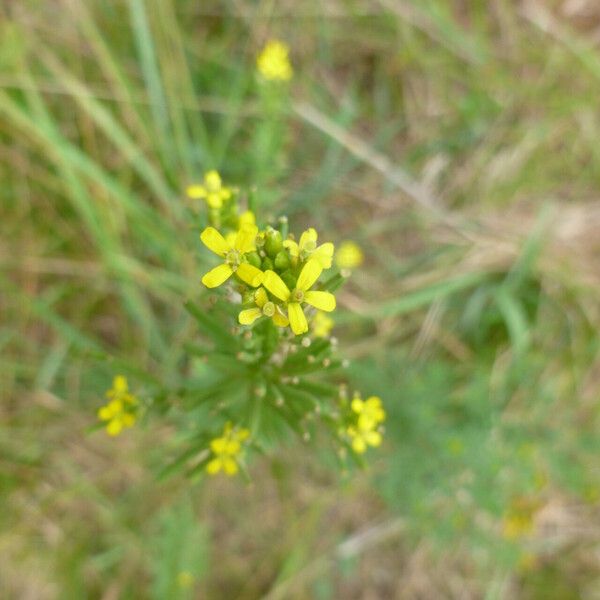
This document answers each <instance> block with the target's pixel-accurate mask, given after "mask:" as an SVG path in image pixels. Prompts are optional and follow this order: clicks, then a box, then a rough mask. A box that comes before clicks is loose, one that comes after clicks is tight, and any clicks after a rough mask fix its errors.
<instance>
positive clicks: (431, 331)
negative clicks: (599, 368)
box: [0, 0, 600, 598]
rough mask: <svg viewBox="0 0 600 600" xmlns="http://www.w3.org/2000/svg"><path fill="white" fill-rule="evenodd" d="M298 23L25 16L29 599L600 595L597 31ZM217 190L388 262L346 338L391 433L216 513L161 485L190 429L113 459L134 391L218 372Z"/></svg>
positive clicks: (587, 12) (22, 450)
mask: <svg viewBox="0 0 600 600" xmlns="http://www.w3.org/2000/svg"><path fill="white" fill-rule="evenodd" d="M273 10H274V12H267V11H266V12H264V13H263V12H261V11H260V10H258V9H256V7H255V6H254V4H252V5H250V4H247V5H246V4H242V5H236V11H235V12H234V10H233V8H231V7H230V6H229V5H225V4H223V5H215V9H214V10H213V11H210V12H209V11H204V12H202V11H201V9H200V8H199V7H198V3H196V2H191V1H190V2H187V1H185V0H181V1H178V2H173V1H164V0H161V1H160V2H153V1H149V2H143V1H142V0H129V1H128V2H123V3H110V4H107V3H103V2H86V3H79V2H77V3H75V2H67V1H65V2H60V3H58V4H57V3H53V4H48V3H45V4H44V5H42V6H40V3H33V2H20V3H8V4H5V6H3V7H2V11H3V16H4V19H3V20H2V37H1V40H2V42H1V47H0V64H1V65H2V69H1V73H2V75H1V77H0V85H1V86H2V89H1V91H0V115H1V116H0V135H1V139H2V145H1V146H0V147H1V148H2V154H1V156H2V159H1V161H0V164H1V165H2V175H3V178H2V180H3V186H2V190H1V192H0V193H1V194H2V200H1V202H2V232H3V233H2V239H1V241H0V256H1V261H2V277H1V279H0V281H1V286H2V294H1V296H0V307H1V314H2V316H3V319H2V325H1V331H0V344H1V347H2V359H1V364H0V367H1V370H0V377H1V382H0V383H1V386H0V387H1V389H2V406H1V409H0V410H1V413H0V414H1V423H2V425H1V427H0V448H1V455H0V461H1V468H0V472H1V473H2V475H1V479H0V481H1V488H0V489H1V491H0V493H1V494H2V497H3V505H4V506H5V510H3V512H2V516H1V517H0V531H1V532H2V533H1V535H0V544H1V546H2V556H3V561H2V564H1V565H0V582H1V583H2V589H7V590H9V592H10V593H11V594H12V595H13V596H16V597H19V596H25V595H32V596H35V597H37V598H45V597H46V598H54V597H82V596H85V595H90V596H94V595H98V596H99V595H101V594H106V593H109V594H110V593H112V594H113V595H116V596H118V597H149V596H150V597H152V596H153V597H156V598H163V597H165V595H168V596H169V597H176V595H175V594H179V595H181V597H186V596H187V597H194V596H198V595H200V596H202V597H215V598H218V597H222V596H223V595H224V594H225V595H226V596H227V597H241V598H244V597H245V598H255V597H261V596H267V597H271V598H277V597H280V598H281V597H284V598H288V597H294V596H296V597H315V596H318V597H324V598H327V597H339V596H344V597H352V594H354V595H355V596H357V597H361V596H363V597H364V596H365V595H366V594H368V593H371V594H375V595H377V596H379V597H394V596H398V597H416V596H418V595H419V594H420V595H421V596H425V597H428V596H429V597H464V596H465V595H470V596H471V597H486V596H487V597H492V598H493V597H511V598H512V597H519V596H520V597H525V598H528V597H529V598H538V597H543V598H551V597H552V595H554V597H558V598H560V597H565V598H568V597H586V594H587V595H588V596H589V595H591V594H592V593H593V591H594V590H595V589H596V587H597V577H598V565H597V561H596V560H595V558H594V557H595V554H594V549H595V548H596V546H597V543H598V540H597V535H596V533H595V527H594V524H595V523H596V521H597V515H596V513H597V497H598V479H597V478H598V472H597V470H596V469H595V464H596V457H597V450H598V449H597V439H598V436H597V418H598V411H597V398H598V385H597V377H596V364H597V353H598V342H597V333H596V332H597V330H598V308H597V295H598V294H597V293H598V286H599V281H600V278H599V274H598V269H597V252H598V248H597V241H596V239H597V222H598V207H597V202H596V200H595V197H596V187H597V181H598V168H599V166H598V153H597V151H596V149H595V146H596V139H597V137H598V136H597V135H595V134H596V132H597V131H596V130H597V129H598V119H597V116H596V112H597V110H596V104H595V99H596V98H597V93H598V89H597V88H598V85H599V84H598V81H599V80H598V73H599V70H598V56H597V51H596V48H595V45H594V40H593V31H594V30H595V28H596V26H597V14H596V7H595V4H594V3H592V2H579V3H573V2H558V3H549V2H548V3H544V2H537V3H523V4H519V5H516V4H515V5H512V4H510V3H505V2H501V1H498V2H487V3H477V2H472V3H464V2H462V3H460V2H443V1H441V0H440V1H438V0H435V1H434V0H431V1H429V2H425V3H423V2H419V3H416V2H398V3H396V2H379V3H376V4H373V5H370V6H369V10H368V11H367V9H365V8H364V5H363V4H362V3H361V4H360V5H358V4H357V5H353V4H352V3H349V4H343V5H342V4H341V3H332V4H328V5H327V10H328V12H327V13H325V14H324V12H323V8H322V7H321V6H320V5H319V6H317V5H316V4H314V5H313V4H311V3H310V2H309V3H303V9H302V11H300V13H298V7H297V5H296V6H294V7H291V6H290V7H289V10H288V7H287V5H285V4H280V5H279V4H278V5H277V7H276V8H275V9H273ZM292 10H294V13H293V14H294V17H295V18H294V19H289V18H284V17H288V16H289V15H290V14H291V11H292ZM57 14H59V15H60V17H61V18H59V19H57V18H56V17H57ZM298 19H300V20H301V22H302V27H298V25H297V24H298V22H299V21H298ZM271 38H278V39H282V40H285V41H286V42H287V43H288V44H289V46H290V48H291V49H292V52H291V57H292V62H293V66H294V79H293V84H292V85H291V86H290V88H289V95H288V96H284V100H283V101H282V104H281V107H280V108H279V109H278V111H277V112H276V113H275V116H270V114H269V113H268V112H267V111H266V108H265V104H263V101H262V100H261V93H262V91H261V90H262V88H261V87H260V85H261V84H260V82H259V81H258V80H257V78H256V73H255V60H256V55H257V53H258V52H259V51H260V49H261V48H262V47H263V45H264V43H265V42H266V41H267V39H271ZM260 149H265V150H264V152H263V150H260ZM261 165H262V166H261ZM259 167H260V168H259ZM211 168H216V169H218V170H219V171H220V172H221V174H222V176H223V178H224V180H225V181H227V182H235V183H236V184H238V185H239V186H240V187H243V188H244V189H251V188H252V186H253V185H255V184H256V182H257V181H259V183H260V185H261V186H263V187H264V189H266V190H268V191H267V194H266V195H260V196H259V195H258V194H257V196H256V197H257V198H260V200H259V202H261V203H262V205H261V206H260V207H257V208H260V210H262V211H264V213H265V214H267V213H269V212H272V213H273V216H275V215H277V214H280V213H285V214H287V215H288V217H289V219H290V221H291V222H292V221H293V222H294V223H295V226H296V227H298V230H299V231H302V230H303V229H304V228H305V227H308V226H310V225H311V224H315V223H316V224H318V226H319V231H320V232H321V233H322V235H326V237H327V238H328V239H329V238H333V237H335V239H336V240H341V239H343V238H351V239H356V241H357V242H358V243H359V244H360V246H361V247H362V248H363V250H364V252H365V267H364V268H362V269H359V270H357V271H356V272H355V274H354V275H353V277H352V279H351V280H350V282H349V284H348V286H346V287H345V289H344V291H343V292H341V293H340V294H339V297H338V304H339V307H340V308H339V309H338V311H337V313H336V315H337V316H336V329H335V330H334V333H335V335H336V336H337V337H339V338H340V340H342V341H343V343H344V346H345V347H346V348H348V349H349V351H348V355H349V357H350V358H352V359H354V362H353V364H354V365H355V368H353V369H352V370H351V372H350V376H351V377H350V379H351V381H350V386H351V387H356V388H360V389H363V390H369V393H373V394H378V395H380V396H381V397H384V398H386V400H387V401H388V402H387V405H386V408H387V409H388V422H387V428H386V442H385V445H384V447H383V448H382V450H381V451H378V454H377V458H375V459H374V460H373V461H372V463H371V468H370V469H369V470H367V471H366V472H364V473H356V472H353V474H352V476H347V477H344V474H343V473H342V474H338V473H339V472H338V471H337V470H336V469H334V468H331V467H332V465H331V464H328V461H330V458H329V457H328V456H325V455H324V456H323V457H322V461H321V460H319V459H315V458H314V457H311V453H308V452H304V451H300V449H301V448H304V446H303V444H302V443H298V444H290V446H289V447H288V448H287V449H286V450H284V451H282V452H280V453H279V454H278V455H277V456H274V457H270V458H264V459H262V460H258V461H256V465H255V469H256V472H255V474H254V476H255V478H257V480H258V481H260V484H256V483H255V484H253V485H252V486H251V487H246V486H244V485H239V482H238V483H235V482H232V481H228V480H225V479H223V480H216V481H215V483H214V484H213V486H212V487H211V489H210V492H207V491H206V488H205V487H202V486H196V487H191V486H190V484H189V481H188V480H187V479H184V478H178V476H175V477H172V478H171V479H169V481H168V483H166V482H157V481H156V474H157V472H158V471H159V470H160V467H161V466H162V465H163V464H164V457H165V455H172V454H175V453H176V451H177V450H178V448H179V443H180V441H181V440H179V439H177V435H176V431H177V430H178V428H177V427H174V426H173V425H172V424H171V422H170V421H169V419H168V418H167V416H166V415H165V419H164V420H161V419H153V420H152V421H151V422H148V423H144V422H142V423H141V424H140V426H136V427H134V428H132V429H131V430H128V431H127V434H126V435H123V436H120V437H119V438H118V439H117V440H113V439H108V437H107V436H105V435H104V434H101V433H100V432H98V433H97V434H93V435H85V434H84V432H85V431H86V430H87V428H88V427H90V426H91V424H92V423H93V418H94V413H95V411H96V409H97V408H98V407H99V406H100V405H101V404H102V402H103V400H102V394H103V393H104V391H105V390H106V389H107V388H109V387H110V385H111V382H112V377H113V375H114V374H115V373H123V374H126V375H127V377H128V380H129V381H130V382H133V381H135V382H136V388H135V390H134V391H135V392H136V393H138V394H139V393H140V392H141V391H143V390H145V389H151V388H152V387H153V386H156V385H157V382H166V384H167V386H168V389H172V387H175V384H176V382H177V381H178V380H179V374H180V372H181V369H182V365H183V366H185V365H184V363H185V361H186V360H189V361H190V363H191V364H190V365H189V368H190V369H193V370H198V371H201V370H202V369H203V368H204V367H203V362H202V359H201V358H200V357H196V358H192V359H189V358H186V350H185V345H186V342H190V341H193V340H194V337H195V336H196V337H197V336H198V329H197V324H196V323H195V321H194V319H193V318H192V317H191V316H190V315H189V313H188V312H186V310H185V308H184V305H183V303H182V302H181V298H182V297H185V298H188V299H191V298H194V297H195V296H196V294H197V291H198V286H199V283H198V278H199V276H200V274H202V273H204V272H205V267H207V265H206V264H205V262H204V258H203V256H204V255H202V254H201V253H199V252H198V253H196V252H191V251H190V248H194V247H195V246H196V244H197V243H198V242H197V236H198V234H199V233H200V231H199V228H197V227H196V226H195V225H194V223H193V221H192V220H191V219H190V214H189V208H188V207H187V206H186V200H185V197H184V193H183V191H184V189H185V188H186V186H187V185H189V184H192V183H196V182H198V181H199V180H200V179H201V177H202V175H203V173H204V172H206V171H207V170H209V169H211ZM259 171H260V172H261V173H262V175H261V176H260V178H259V179H257V177H258V175H257V173H258V172H259ZM267 184H268V185H267ZM269 195H270V197H268V196H269ZM333 233H335V236H333ZM388 399H389V400H388ZM167 400H169V399H168V398H165V402H164V407H165V410H166V407H168V406H171V403H170V402H168V401H167ZM115 442H117V443H115ZM312 447H314V446H312ZM322 463H323V464H322ZM259 517H260V518H259ZM257 524H258V525H260V533H261V535H260V536H257V535H256V527H257ZM249 540H252V541H251V542H250V541H249ZM167 548H170V549H171V550H170V551H168V550H166V549H167ZM175 549H179V550H178V551H177V552H175ZM240 549H243V550H240ZM165 555H166V556H168V557H169V560H164V558H161V557H164V556H165ZM208 565H210V569H209V568H208ZM398 582H400V584H399V583H398Z"/></svg>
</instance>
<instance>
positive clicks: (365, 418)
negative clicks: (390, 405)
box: [351, 396, 385, 430]
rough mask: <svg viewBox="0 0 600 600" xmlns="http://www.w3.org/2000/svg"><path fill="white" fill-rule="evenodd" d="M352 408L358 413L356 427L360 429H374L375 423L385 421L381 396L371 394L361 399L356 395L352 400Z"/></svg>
mask: <svg viewBox="0 0 600 600" xmlns="http://www.w3.org/2000/svg"><path fill="white" fill-rule="evenodd" d="M351 407H352V410H353V411H354V412H355V413H356V414H357V415H358V428H359V429H361V430H367V429H375V428H376V427H377V425H379V424H380V423H383V421H385V410H383V406H382V404H381V398H379V397H377V396H371V397H370V398H367V399H366V400H361V398H360V397H359V396H356V397H355V398H354V399H353V400H352V404H351Z"/></svg>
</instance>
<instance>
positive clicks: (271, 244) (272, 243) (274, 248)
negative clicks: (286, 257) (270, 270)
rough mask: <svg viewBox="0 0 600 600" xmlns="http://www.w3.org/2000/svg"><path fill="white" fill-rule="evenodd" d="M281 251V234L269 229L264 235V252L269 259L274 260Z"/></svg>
mask: <svg viewBox="0 0 600 600" xmlns="http://www.w3.org/2000/svg"><path fill="white" fill-rule="evenodd" d="M282 249H283V239H282V238H281V233H279V231H277V230H275V229H270V230H269V231H267V233H266V235H265V250H266V252H267V254H268V255H269V256H270V257H271V258H275V257H276V256H277V254H278V253H279V252H281V250H282Z"/></svg>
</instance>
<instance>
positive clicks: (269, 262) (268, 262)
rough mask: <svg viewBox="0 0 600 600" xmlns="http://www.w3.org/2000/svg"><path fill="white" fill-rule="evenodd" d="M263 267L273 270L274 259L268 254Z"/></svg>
mask: <svg viewBox="0 0 600 600" xmlns="http://www.w3.org/2000/svg"><path fill="white" fill-rule="evenodd" d="M261 269H262V270H263V271H269V270H270V271H272V270H273V261H272V260H271V259H270V258H269V257H268V256H265V258H263V261H262V266H261Z"/></svg>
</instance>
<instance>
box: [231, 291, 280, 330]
mask: <svg viewBox="0 0 600 600" xmlns="http://www.w3.org/2000/svg"><path fill="white" fill-rule="evenodd" d="M254 303H255V304H256V307H255V308H247V309H246V310H243V311H242V312H241V313H240V314H239V316H238V320H239V322H240V323H241V324H242V325H251V324H252V323H254V321H256V319H258V318H260V317H262V316H265V317H269V318H270V319H273V323H275V325H277V326H279V327H287V326H288V325H289V324H290V322H289V320H288V318H287V317H286V316H285V315H284V314H283V312H282V311H281V307H280V306H278V305H277V304H275V303H274V302H271V301H270V300H269V296H268V295H267V292H266V291H265V288H262V287H260V288H258V289H257V290H256V291H255V292H254Z"/></svg>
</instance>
